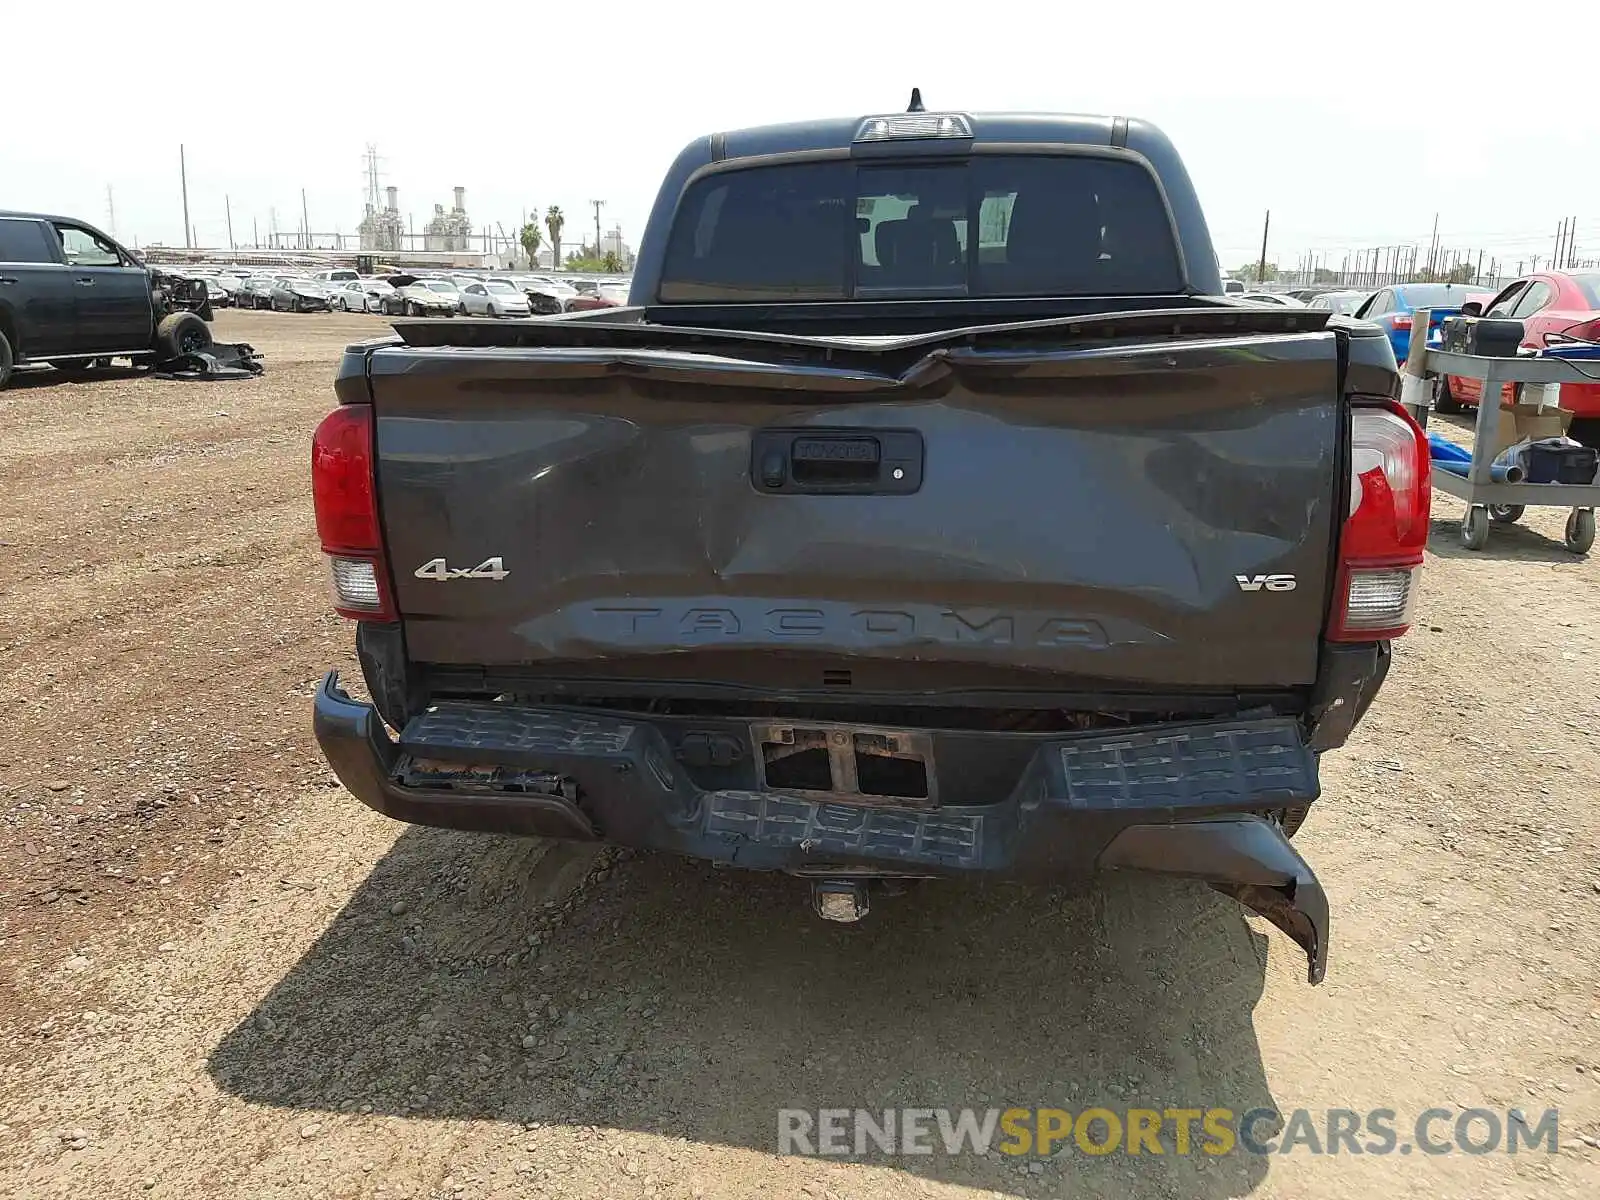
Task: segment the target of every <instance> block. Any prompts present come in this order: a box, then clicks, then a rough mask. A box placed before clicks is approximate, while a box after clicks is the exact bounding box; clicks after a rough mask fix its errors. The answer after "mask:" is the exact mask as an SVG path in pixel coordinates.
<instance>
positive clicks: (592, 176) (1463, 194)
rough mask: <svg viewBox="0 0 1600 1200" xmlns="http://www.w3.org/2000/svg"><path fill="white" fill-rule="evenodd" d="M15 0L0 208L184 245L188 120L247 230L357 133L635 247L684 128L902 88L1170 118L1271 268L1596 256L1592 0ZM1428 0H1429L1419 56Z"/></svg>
mask: <svg viewBox="0 0 1600 1200" xmlns="http://www.w3.org/2000/svg"><path fill="white" fill-rule="evenodd" d="M8 9H9V10H8V11H7V12H6V13H5V16H4V19H3V24H0V53H3V55H4V60H3V61H4V67H3V68H0V77H3V79H4V87H5V93H6V96H7V100H8V107H9V109H10V111H11V113H12V119H11V120H9V121H8V122H6V128H5V132H4V134H3V135H0V208H6V207H9V208H21V209H42V210H47V211H55V212H62V213H67V214H74V215H77V216H80V217H82V218H84V219H87V220H90V221H93V222H96V223H100V224H105V223H106V221H107V204H106V189H107V186H108V185H109V186H110V187H111V188H112V190H113V194H114V197H115V211H116V232H117V234H118V235H119V236H120V237H121V238H122V239H123V240H125V241H130V242H131V241H133V240H134V239H135V238H137V239H138V240H139V241H140V242H151V241H165V242H169V243H179V244H181V243H182V241H183V222H182V215H181V214H182V206H181V200H180V194H179V181H178V145H179V143H180V142H182V143H183V144H184V145H185V147H186V151H187V155H188V165H189V207H190V216H191V220H192V222H193V224H194V225H195V226H196V228H197V230H198V234H199V237H200V240H201V241H202V242H203V243H205V244H208V245H215V244H222V243H225V242H226V236H227V235H226V226H225V224H224V207H223V204H224V196H228V197H230V198H231V203H232V210H233V230H234V237H235V238H236V239H237V240H239V241H241V242H243V241H248V240H249V239H250V237H251V227H252V221H255V222H256V223H258V224H259V227H260V230H261V233H262V235H263V236H265V233H266V230H267V225H268V218H269V210H270V209H272V208H274V207H275V208H276V210H277V215H278V223H279V227H280V228H281V229H283V230H285V231H290V230H293V229H294V228H296V227H297V226H298V224H299V210H300V189H301V188H302V187H303V188H305V189H306V194H307V204H308V207H309V210H310V217H311V224H312V226H313V228H315V229H317V230H319V231H323V230H327V231H332V230H334V229H337V230H339V231H342V232H346V233H349V232H353V230H354V228H355V225H356V223H357V221H359V220H360V217H361V203H362V198H363V169H362V154H363V150H364V148H365V146H366V144H367V143H369V142H372V143H376V144H377V145H378V147H379V150H380V153H381V154H382V155H383V158H384V160H385V161H384V170H385V178H384V182H385V183H392V184H395V185H397V186H398V187H399V189H400V208H401V212H402V213H411V214H414V216H415V220H416V226H417V229H418V230H419V231H420V229H421V227H422V224H423V222H424V220H425V219H426V217H427V215H428V214H430V213H431V212H432V208H433V205H434V204H435V203H439V202H442V203H445V204H446V205H447V206H448V203H449V200H450V189H451V187H452V186H454V185H457V184H459V185H462V186H464V187H465V188H466V189H467V208H468V212H469V214H470V216H471V218H472V220H473V222H474V225H475V226H476V227H481V226H483V225H484V224H486V223H492V222H495V221H499V222H501V223H503V224H504V225H505V227H506V230H507V232H508V233H509V232H512V229H513V224H514V222H515V221H516V220H517V219H518V218H519V217H520V216H521V214H522V212H523V211H524V210H525V209H530V208H533V207H535V206H537V207H538V208H540V209H541V210H542V209H543V208H544V207H545V206H547V205H549V204H559V205H561V206H562V208H563V209H564V210H565V211H566V213H567V215H568V225H567V233H566V235H565V240H567V241H568V242H576V241H577V240H578V238H579V236H580V235H581V231H582V230H583V229H585V228H586V229H588V230H589V231H590V232H589V236H590V238H591V239H592V237H593V228H594V216H593V210H592V209H591V208H589V207H588V205H587V202H588V201H590V200H593V199H603V200H605V201H606V207H605V208H604V210H603V211H602V215H601V219H602V222H603V224H604V226H605V228H606V229H608V230H609V229H610V228H612V227H613V226H614V225H617V224H620V225H621V227H622V230H623V236H624V237H625V238H627V239H628V240H629V241H630V242H632V243H634V244H635V245H637V243H638V240H639V236H640V234H641V233H642V232H643V226H644V221H645V217H646V216H647V214H648V212H649V207H650V203H651V200H652V198H653V196H654V191H655V187H656V184H657V182H658V179H659V177H660V174H661V172H662V171H663V170H664V168H665V167H666V165H667V164H668V163H669V162H670V161H671V159H672V157H673V155H674V154H676V152H677V151H678V150H679V149H680V148H681V147H682V145H683V144H684V143H685V142H687V141H688V140H690V139H691V138H694V137H697V136H700V135H702V134H705V133H709V132H711V131H713V130H716V129H719V128H721V129H727V128H736V127H739V126H743V125H753V124H762V123H766V122H771V121H780V120H794V119H804V118H806V117H811V116H823V115H828V116H833V115H859V114H867V113H873V112H882V111H897V110H899V109H901V108H903V107H904V105H905V100H906V97H907V95H908V94H909V92H910V89H911V87H912V85H913V84H915V85H917V86H919V87H921V88H922V91H923V95H924V97H925V98H926V100H927V103H928V106H929V107H930V108H940V107H948V108H953V109H965V110H968V111H974V112H981V111H996V110H1008V109H1009V110H1042V111H1066V112H1109V113H1122V114H1128V115H1134V116H1141V117H1145V118H1148V119H1150V120H1152V121H1154V122H1156V123H1157V124H1158V125H1160V126H1162V127H1163V128H1164V129H1165V130H1166V132H1167V133H1168V135H1169V136H1171V137H1172V138H1173V140H1174V141H1175V142H1176V143H1177V145H1178V148H1179V150H1180V152H1181V153H1182V154H1183V156H1184V158H1185V160H1186V162H1187V163H1188V165H1189V170H1190V172H1191V174H1192V175H1193V177H1194V180H1195V184H1196V186H1197V187H1198V189H1199V192H1200V198H1201V201H1202V202H1203V203H1204V205H1205V207H1206V212H1207V216H1208V219H1209V221H1210V224H1211V230H1212V234H1213V237H1214V238H1215V240H1216V243H1217V247H1218V252H1219V255H1220V257H1221V259H1222V262H1223V264H1224V265H1225V266H1229V267H1231V266H1234V265H1236V264H1237V263H1239V262H1241V261H1244V260H1246V259H1250V258H1253V257H1254V256H1255V255H1256V254H1257V253H1258V251H1259V248H1260V237H1261V219H1262V213H1263V210H1265V209H1267V208H1270V209H1271V210H1272V238H1271V245H1270V247H1269V257H1271V258H1274V259H1276V260H1278V261H1280V262H1282V263H1284V264H1286V265H1292V264H1293V263H1294V262H1295V261H1296V259H1297V258H1298V257H1299V255H1300V254H1302V253H1303V252H1305V251H1307V250H1317V251H1322V252H1327V253H1328V254H1330V256H1331V257H1332V259H1333V261H1332V263H1331V264H1330V265H1332V266H1334V267H1337V266H1339V265H1340V264H1339V258H1340V256H1341V255H1342V254H1343V253H1344V251H1345V250H1346V249H1354V248H1359V247H1371V246H1375V245H1381V244H1386V243H1394V242H1401V241H1419V240H1420V241H1423V242H1425V241H1426V240H1427V238H1428V236H1429V234H1430V231H1431V228H1432V223H1433V218H1434V214H1435V212H1438V214H1439V228H1440V235H1441V240H1442V243H1443V244H1444V245H1446V246H1450V247H1461V248H1466V247H1472V248H1479V247H1482V248H1485V249H1486V250H1487V251H1488V253H1489V254H1499V255H1501V256H1502V257H1508V258H1510V259H1512V260H1515V259H1517V258H1529V259H1531V256H1532V255H1533V254H1540V255H1542V256H1545V257H1546V258H1548V256H1549V254H1550V252H1551V249H1552V247H1553V245H1554V240H1555V229H1556V224H1557V222H1558V221H1559V220H1560V219H1561V218H1562V217H1564V216H1568V215H1576V216H1577V218H1578V226H1577V232H1578V236H1577V243H1578V250H1579V254H1580V255H1582V254H1583V253H1584V252H1585V250H1589V251H1590V252H1591V253H1594V254H1597V255H1600V211H1597V209H1596V205H1595V203H1594V201H1595V199H1596V198H1597V197H1600V186H1597V185H1600V155H1597V154H1596V153H1595V149H1596V147H1600V104H1596V103H1594V96H1593V95H1592V94H1591V89H1592V86H1593V83H1594V72H1593V71H1592V70H1591V69H1587V68H1585V69H1578V64H1577V63H1576V61H1573V62H1571V63H1570V64H1568V65H1567V66H1565V67H1562V65H1561V64H1562V63H1563V62H1564V61H1565V60H1567V58H1568V57H1569V48H1575V47H1592V46H1595V45H1596V44H1600V42H1597V40H1596V34H1597V33H1600V9H1595V8H1592V7H1590V6H1586V5H1568V6H1566V7H1565V8H1563V9H1562V10H1561V13H1560V16H1559V20H1558V21H1553V22H1546V21H1523V20H1520V19H1518V18H1516V17H1515V15H1514V14H1510V13H1508V12H1507V11H1506V10H1504V9H1503V8H1496V7H1493V6H1486V7H1484V8H1483V9H1481V10H1480V9H1477V8H1475V7H1474V6H1471V5H1467V6H1464V7H1460V6H1458V7H1454V8H1451V7H1450V6H1447V10H1448V11H1451V12H1458V13H1459V14H1460V15H1461V18H1462V19H1460V20H1453V19H1452V20H1439V19H1437V18H1438V16H1439V14H1440V13H1441V11H1444V10H1440V9H1439V8H1438V6H1437V5H1433V6H1419V5H1410V6H1408V5H1406V4H1404V3H1373V4H1368V3H1363V2H1360V0H1349V2H1347V3H1344V4H1342V5H1339V6H1336V7H1335V8H1332V9H1330V8H1328V7H1327V6H1319V5H1308V4H1293V3H1284V2H1279V3H1276V4H1255V3H1227V2H1225V0H1212V2H1211V3H1207V4H1143V3H1138V2H1136V0H1124V2H1122V3H1117V4H1103V5H1094V6H1092V8H1091V7H1088V6H1084V5H1080V4H1075V3H1067V2H1065V0H1057V2H1056V3H1031V2H1027V0H1012V2H1011V3H1008V4H992V3H968V4H947V3H941V2H937V0H924V2H920V3H919V2H917V0H904V2H902V3H897V4H892V5H879V4H870V3H859V2H858V3H853V4H844V3H834V2H831V0H806V2H805V3H800V4H782V3H766V4H762V3H745V4H733V3H721V2H717V3H711V2H703V3H697V2H695V0H677V2H675V3H666V4H663V3H650V4H634V3H620V2H612V3H600V4H590V5H581V6H579V5H570V4H566V5H560V6H553V5H543V4H537V3H525V2H524V3H512V4H503V3H498V2H493V0H479V2H478V3H473V4H445V3H433V4H428V5H418V4H408V3H400V2H392V3H388V4H383V5H375V4H373V3H371V0H364V2H363V3H360V4H357V3H348V2H342V0H323V2H322V3H302V2H300V0H269V2H268V3H262V4H248V5H246V4H239V3H236V2H225V3H220V4H209V5H203V6H202V8H201V10H198V11H197V13H190V14H189V18H192V19H185V20H181V21H176V22H173V21H164V20H161V19H159V18H158V17H157V16H156V15H155V13H156V11H157V10H154V9H150V8H149V7H148V6H139V5H131V6H129V5H118V6H116V7H115V8H112V7H110V6H107V5H102V4H83V3H74V2H73V0H63V2H61V3H56V4H53V5H33V4H26V5H24V4H15V5H11V6H8ZM1479 11H1481V12H1482V13H1483V17H1482V19H1476V18H1474V17H1472V15H1471V14H1472V13H1474V12H1479ZM1411 13H1428V14H1432V16H1433V17H1434V18H1435V19H1433V20H1432V21H1431V22H1430V27H1429V29H1428V31H1427V36H1426V39H1425V40H1421V41H1420V46H1421V50H1420V51H1416V52H1410V51H1407V50H1406V49H1405V45H1406V43H1407V41H1408V40H1410V38H1411V34H1410V31H1409V30H1408V28H1407V18H1408V15H1409V14H1411ZM169 15H170V14H169ZM184 26H188V27H189V28H190V29H192V30H193V31H194V44H193V50H192V53H191V52H186V51H185V49H184V47H183V44H182V41H181V36H182V30H183V27H184ZM1575 57H1576V55H1575V54H1574V55H1573V58H1574V59H1575ZM1591 61H1592V60H1591ZM186 65H190V66H193V67H194V80H193V83H192V84H190V83H187V82H185V80H184V79H183V77H182V75H181V70H182V68H184V67H185V66H186ZM413 81H414V82H413ZM186 93H188V94H189V95H191V96H192V98H191V99H185V98H184V97H185V94H186ZM1499 96H1504V97H1506V98H1507V99H1506V100H1505V101H1504V102H1500V103H1497V102H1496V97H1499ZM1563 98H1565V102H1563ZM24 109H26V110H27V111H30V112H31V113H32V115H31V116H30V117H24V118H21V119H18V117H19V113H21V112H22V111H23V110H24ZM1422 122H1425V123H1426V126H1427V129H1426V131H1425V136H1423V137H1421V138H1420V139H1419V138H1418V137H1417V131H1418V126H1419V123H1422ZM1486 265H1487V260H1486ZM1513 269H1514V267H1513ZM1530 269H1531V268H1530Z"/></svg>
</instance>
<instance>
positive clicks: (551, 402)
mask: <svg viewBox="0 0 1600 1200" xmlns="http://www.w3.org/2000/svg"><path fill="white" fill-rule="evenodd" d="M862 346H863V343H861V342H857V343H856V344H855V346H854V348H855V350H857V351H861V350H862ZM870 358H871V356H870V355H867V354H865V353H857V354H855V355H854V356H853V357H852V356H850V355H842V354H841V355H835V354H832V353H820V352H819V353H811V352H808V353H804V354H802V353H798V352H789V351H785V352H782V353H779V352H774V350H773V349H772V347H770V346H767V347H761V346H759V345H754V346H753V347H752V349H751V351H750V352H749V354H748V356H746V355H744V354H740V353H738V352H736V351H735V350H730V349H727V348H719V349H717V350H716V352H715V353H712V352H709V351H707V352H695V351H693V350H689V349H677V348H665V347H663V348H654V349H652V348H648V347H636V348H633V349H628V350H604V349H595V348H582V347H571V346H559V347H547V348H542V349H541V348H510V349H508V348H499V349H464V348H450V347H416V346H398V345H397V346H388V347H383V348H379V349H376V350H373V351H372V352H371V353H370V356H369V359H368V371H369V373H370V377H371V389H372V396H373V401H374V405H375V409H376V414H377V444H378V456H379V461H378V480H379V489H380V505H381V509H382V513H383V518H384V525H385V536H386V541H387V549H388V554H389V563H390V567H391V570H392V572H393V575H394V582H395V592H396V599H397V603H398V607H399V610H400V613H401V615H402V619H403V621H404V624H405V634H406V639H407V645H408V649H409V654H410V657H411V658H412V659H414V660H416V661H419V662H424V663H437V664H451V665H460V666H472V667H485V668H516V669H522V670H530V669H531V670H535V671H538V672H544V673H548V674H551V675H567V676H581V677H584V678H586V679H591V680H592V679H596V678H617V679H630V680H639V679H649V680H656V681H663V680H693V681H701V682H726V683H734V684H748V685H751V686H756V687H768V688H778V689H785V688H792V689H806V688H822V687H837V688H847V689H848V688H855V689H870V690H874V691H901V692H924V693H926V692H936V691H939V690H943V689H947V688H954V687H961V688H988V687H994V688H1032V687H1041V688H1046V687H1059V686H1063V685H1064V684H1065V683H1066V682H1067V681H1072V682H1073V683H1074V684H1081V683H1084V682H1092V681H1100V682H1104V683H1112V684H1115V685H1117V686H1118V687H1124V688H1126V687H1134V688H1162V687H1179V688H1187V687H1226V688H1240V687H1256V686H1260V687H1274V686H1282V685H1298V684H1306V683H1310V682H1311V681H1312V680H1314V679H1315V677H1316V671H1317V656H1318V647H1319V641H1320V636H1321V630H1322V627H1323V623H1324V616H1325V612H1326V606H1327V596H1328V591H1329V582H1330V564H1331V561H1332V557H1333V544H1332V539H1333V536H1334V529H1335V525H1336V522H1337V520H1338V518H1339V516H1340V514H1339V512H1338V506H1339V504H1340V497H1341V495H1342V489H1341V487H1340V486H1339V469H1340V461H1341V459H1340V455H1341V449H1340V447H1341V437H1342V436H1343V430H1344V423H1345V420H1346V418H1345V415H1344V413H1343V411H1342V407H1341V402H1340V399H1339V397H1340V378H1339V352H1338V343H1337V336H1336V334H1334V333H1333V332H1329V331H1321V330H1319V331H1316V332H1302V333H1278V334H1270V335H1261V334H1251V335H1241V336H1234V337H1209V338H1206V339H1204V340H1174V341H1171V342H1167V343H1156V342H1140V343H1138V344H1136V345H1133V346H1131V347H1130V346H1127V345H1110V346H1107V345H1102V346H1099V347H1094V348H1082V349H1079V348H1068V347H1063V346H1060V345H1055V346H1048V347H1040V346H1038V345H1020V346H1012V347H1010V348H1007V347H1005V346H1004V345H1003V344H1002V345H1001V346H999V347H995V346H988V345H980V344H979V343H977V342H969V343H967V344H956V345H945V346H941V347H937V348H934V349H930V350H928V351H927V352H926V353H923V354H920V355H919V356H918V357H916V358H915V359H914V360H912V359H907V358H906V357H904V356H903V355H902V356H901V357H900V358H898V359H894V360H893V362H894V364H895V365H893V366H892V367H891V366H887V365H878V366H874V365H873V364H872V363H871V362H870V361H868V360H870ZM888 361H890V359H889V358H888V357H887V356H886V358H885V362H888ZM896 472H899V474H898V475H897V474H896Z"/></svg>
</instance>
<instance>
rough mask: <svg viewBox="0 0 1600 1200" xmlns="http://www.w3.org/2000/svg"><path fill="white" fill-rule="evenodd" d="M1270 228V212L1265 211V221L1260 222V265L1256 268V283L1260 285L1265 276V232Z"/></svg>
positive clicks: (1268, 210) (1269, 210)
mask: <svg viewBox="0 0 1600 1200" xmlns="http://www.w3.org/2000/svg"><path fill="white" fill-rule="evenodd" d="M1271 228H1272V210H1271V209H1270V208H1269V209H1267V217H1266V220H1264V221H1262V222H1261V265H1260V266H1259V267H1257V268H1256V283H1258V284H1259V283H1261V282H1262V281H1263V280H1264V279H1265V278H1266V274H1267V230H1269V229H1271Z"/></svg>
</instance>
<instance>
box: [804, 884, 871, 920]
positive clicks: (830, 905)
mask: <svg viewBox="0 0 1600 1200" xmlns="http://www.w3.org/2000/svg"><path fill="white" fill-rule="evenodd" d="M811 907H812V908H813V909H815V910H816V913H817V916H819V917H821V918H822V919H823V920H824V921H843V922H845V923H846V924H852V923H854V922H856V921H859V920H861V918H862V917H864V916H866V915H867V913H868V911H870V909H871V907H872V906H871V904H870V903H869V902H868V901H867V885H866V884H865V883H863V882H860V881H856V880H849V879H819V880H817V881H816V882H815V883H813V884H812V885H811Z"/></svg>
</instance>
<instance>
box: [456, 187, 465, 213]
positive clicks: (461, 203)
mask: <svg viewBox="0 0 1600 1200" xmlns="http://www.w3.org/2000/svg"><path fill="white" fill-rule="evenodd" d="M466 207H467V189H466V188H457V189H456V211H457V212H464V211H466Z"/></svg>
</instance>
